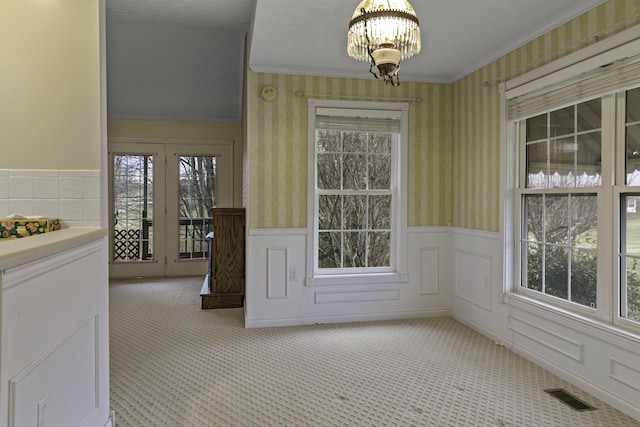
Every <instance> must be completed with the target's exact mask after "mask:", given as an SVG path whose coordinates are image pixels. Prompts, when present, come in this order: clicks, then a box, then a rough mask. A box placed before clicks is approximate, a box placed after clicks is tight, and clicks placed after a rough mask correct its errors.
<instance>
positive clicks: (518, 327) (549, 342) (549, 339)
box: [509, 316, 584, 363]
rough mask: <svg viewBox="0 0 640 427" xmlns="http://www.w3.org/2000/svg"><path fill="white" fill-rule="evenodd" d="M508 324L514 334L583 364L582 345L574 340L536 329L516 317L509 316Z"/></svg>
mask: <svg viewBox="0 0 640 427" xmlns="http://www.w3.org/2000/svg"><path fill="white" fill-rule="evenodd" d="M509 324H510V325H511V329H512V330H513V331H514V332H515V333H517V334H520V335H521V336H523V337H526V338H527V339H530V340H532V341H534V342H536V343H538V344H540V345H543V346H545V347H546V348H549V349H551V350H553V351H555V352H556V353H558V354H561V355H562V356H565V357H568V358H569V359H572V360H574V361H576V362H579V363H583V362H584V344H582V343H579V342H576V340H575V339H570V338H567V337H565V336H563V335H561V334H559V333H555V332H553V331H551V330H548V329H546V328H542V327H538V326H536V325H535V324H532V323H531V322H527V321H525V320H522V319H519V318H518V317H516V316H509Z"/></svg>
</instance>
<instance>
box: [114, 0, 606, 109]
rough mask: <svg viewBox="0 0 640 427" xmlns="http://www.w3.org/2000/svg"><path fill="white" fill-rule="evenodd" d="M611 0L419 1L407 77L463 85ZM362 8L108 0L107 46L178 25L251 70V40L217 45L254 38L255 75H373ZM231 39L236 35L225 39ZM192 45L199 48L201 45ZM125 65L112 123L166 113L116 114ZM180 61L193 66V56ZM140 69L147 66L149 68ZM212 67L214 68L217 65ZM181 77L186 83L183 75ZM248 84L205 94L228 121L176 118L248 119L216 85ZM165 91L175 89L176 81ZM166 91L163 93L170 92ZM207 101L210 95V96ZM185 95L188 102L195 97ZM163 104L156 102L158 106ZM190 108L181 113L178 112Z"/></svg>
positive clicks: (302, 0)
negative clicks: (418, 37)
mask: <svg viewBox="0 0 640 427" xmlns="http://www.w3.org/2000/svg"><path fill="white" fill-rule="evenodd" d="M604 1H605V0H482V1H478V0H448V1H443V0H411V4H412V5H413V7H414V9H415V11H416V14H417V16H418V18H419V19H420V27H421V30H422V52H421V53H420V54H419V55H417V56H415V57H413V58H410V59H408V60H406V61H404V62H403V63H402V64H401V71H400V79H401V81H420V82H434V83H450V82H454V81H456V80H458V79H460V78H461V77H463V76H465V75H467V74H469V73H470V72H472V71H474V70H476V69H478V68H480V67H481V66H483V65H486V64H488V63H490V62H492V61H493V60H494V59H497V58H499V57H501V56H502V55H504V54H506V53H508V52H509V51H511V50H513V49H514V48H516V47H518V46H520V45H522V44H524V43H526V42H528V41H530V40H532V39H534V38H536V37H537V36H539V35H541V34H544V33H545V32H547V31H549V30H550V29H552V28H554V27H556V26H558V25H560V24H562V23H564V22H566V21H568V20H570V19H572V18H574V17H576V16H578V15H580V14H582V13H583V12H586V11H587V10H589V9H591V8H593V7H595V6H597V5H598V4H600V3H603V2H604ZM357 3H358V2H357V1H356V0H351V1H345V0H321V1H310V0H106V8H107V46H108V52H109V51H110V52H111V54H108V55H107V61H108V63H109V56H110V55H111V56H112V57H113V58H116V59H117V58H118V55H119V52H121V51H122V50H125V49H127V46H126V45H127V44H130V43H133V42H135V41H134V40H132V37H135V35H136V34H140V33H141V32H143V29H144V28H148V29H150V30H154V29H155V31H158V29H159V28H175V29H176V30H175V31H178V30H177V28H182V29H185V28H189V29H192V30H193V31H195V30H196V29H197V30H198V31H200V34H209V37H211V39H210V41H207V44H206V46H208V47H209V48H210V49H211V51H212V52H214V53H213V56H214V57H215V58H217V59H212V61H215V62H217V63H218V64H220V63H222V62H231V63H234V64H235V63H236V62H238V63H240V64H241V63H242V61H243V58H244V52H243V50H242V44H241V43H240V48H239V49H238V44H237V43H235V42H233V43H228V42H226V41H225V42H224V43H220V42H219V41H217V40H218V39H220V40H227V39H226V38H225V37H229V35H231V37H235V35H237V36H238V39H240V38H241V37H242V36H243V35H244V34H245V33H246V32H248V34H249V42H248V49H249V66H250V68H251V69H252V70H254V71H257V72H273V73H283V74H291V73H292V74H302V75H320V76H336V77H353V78H371V76H370V75H369V73H368V70H369V66H368V64H366V63H364V62H359V61H355V60H353V59H351V58H349V57H348V56H347V53H346V38H347V26H348V22H349V20H350V18H351V15H352V14H353V12H354V10H355V8H356V6H357ZM110 28H112V29H113V28H115V29H118V30H119V31H118V33H119V34H123V33H127V34H128V36H127V37H128V38H127V39H126V40H125V39H123V37H118V36H117V35H115V31H114V30H111V31H110ZM134 30H135V31H134ZM183 32H184V31H183ZM203 32H204V33H203ZM207 32H208V33H207ZM180 34H182V33H180ZM221 34H226V36H225V37H222V36H220V35H221ZM218 36H220V37H218ZM175 37H181V36H175ZM175 37H174V38H175ZM189 37H196V35H195V34H192V35H190V36H189ZM198 37H199V36H198ZM127 40H128V41H127ZM190 44H191V45H193V42H191V43H190ZM229 45H231V47H229ZM176 49H178V50H179V49H180V48H179V47H176ZM147 50H149V49H147ZM130 54H132V53H130ZM165 57H166V55H165ZM121 59H122V61H121V63H122V64H125V63H127V64H129V65H127V67H128V68H127V70H126V71H127V72H124V71H123V70H120V71H121V72H119V73H118V72H117V69H118V67H116V66H114V67H112V70H113V74H114V75H116V76H117V78H116V77H114V78H113V79H110V81H108V83H109V85H110V86H111V87H114V90H115V91H114V92H110V93H109V97H110V101H112V102H110V108H109V110H110V111H109V114H110V116H113V117H116V116H121V117H137V116H140V117H146V118H151V117H153V116H154V114H155V115H156V116H158V115H159V114H158V113H154V111H153V110H154V104H153V102H154V101H153V99H151V98H150V99H148V101H147V102H148V103H149V105H148V108H149V109H150V111H148V112H146V113H145V112H144V111H137V112H136V111H115V110H113V109H114V108H115V109H116V110H118V109H125V110H126V107H125V106H126V104H127V103H126V102H119V100H118V99H113V97H114V96H117V97H121V98H122V97H126V96H127V94H128V96H131V93H130V92H131V89H132V85H131V84H124V86H126V88H127V89H126V90H124V89H123V90H120V91H118V90H116V89H118V87H119V86H121V85H123V82H121V80H122V79H126V78H127V75H130V74H131V72H130V71H131V65H130V63H131V61H129V60H126V58H121ZM180 60H181V61H184V58H181V59H180ZM194 61H197V60H196V59H194ZM116 62H117V61H116ZM139 66H141V67H144V64H140V65H139ZM211 67H214V65H213V64H211ZM200 68H202V69H203V70H206V69H207V66H206V64H204V65H202V66H201V67H200ZM215 70H216V69H214V71H215ZM134 71H135V70H134ZM109 72H110V69H109V68H108V73H109ZM211 74H212V75H213V74H214V73H211ZM174 77H175V78H176V79H180V76H174ZM241 77H242V74H241V72H239V73H233V72H227V74H226V75H225V74H220V73H217V74H215V78H214V77H213V76H212V77H210V78H211V79H212V80H214V83H209V84H207V87H208V88H209V90H210V91H212V92H211V93H208V94H205V95H206V96H204V97H211V98H212V100H211V102H225V108H231V109H233V111H234V114H231V115H230V116H229V117H223V118H221V117H213V116H212V115H211V114H213V113H211V112H212V111H214V110H215V111H218V110H216V109H215V108H211V109H210V111H209V113H208V112H207V111H204V110H203V111H202V114H201V116H204V117H195V116H196V115H197V114H196V115H193V113H189V114H191V115H192V116H193V117H192V118H184V117H180V114H177V115H176V117H175V118H176V119H186V120H190V119H191V120H203V119H204V120H211V121H218V120H225V121H229V120H236V119H238V120H239V114H240V107H239V105H240V101H241V96H240V94H239V93H238V95H237V96H235V95H234V96H233V99H225V100H223V99H220V97H219V96H216V88H215V87H216V86H218V88H219V89H220V90H222V89H225V90H224V91H223V92H224V93H225V94H226V95H225V96H227V97H228V91H229V88H230V87H234V88H237V90H238V91H240V90H241V84H240V82H241ZM169 78H170V77H167V79H169ZM108 79H109V76H108ZM141 83H144V81H141ZM158 84H164V85H165V86H166V82H165V83H160V82H159V83H158ZM133 86H134V87H135V85H133ZM157 89H158V90H162V87H158V88H157ZM190 90H194V89H190ZM198 96H199V97H200V98H203V94H202V93H200V94H199V95H198ZM185 98H186V99H188V96H186V97H185ZM139 104H140V103H139V102H138V103H136V105H135V107H134V110H140V109H141V108H142V109H143V108H144V106H143V105H139ZM111 106H114V107H113V108H111ZM115 106H119V107H117V108H116V107H115ZM157 106H158V105H157V103H156V104H155V108H157ZM180 107H181V106H180V105H176V106H175V108H176V109H177V108H180ZM216 114H218V115H219V113H216ZM160 115H162V116H163V118H167V117H170V116H171V113H170V112H163V113H162V114H160Z"/></svg>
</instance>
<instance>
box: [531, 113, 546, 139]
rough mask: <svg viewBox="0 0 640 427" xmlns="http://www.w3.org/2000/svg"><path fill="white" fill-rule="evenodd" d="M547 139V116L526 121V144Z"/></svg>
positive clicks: (542, 115) (543, 115)
mask: <svg viewBox="0 0 640 427" xmlns="http://www.w3.org/2000/svg"><path fill="white" fill-rule="evenodd" d="M545 138H547V114H546V113H545V114H541V115H539V116H536V117H532V118H530V119H527V137H526V140H527V142H530V141H539V140H541V139H545Z"/></svg>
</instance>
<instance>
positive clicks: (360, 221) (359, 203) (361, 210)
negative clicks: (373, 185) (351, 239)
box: [344, 196, 367, 230]
mask: <svg viewBox="0 0 640 427" xmlns="http://www.w3.org/2000/svg"><path fill="white" fill-rule="evenodd" d="M366 200H367V196H344V229H345V230H365V229H366V227H367V206H366Z"/></svg>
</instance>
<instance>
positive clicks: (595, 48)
mask: <svg viewBox="0 0 640 427" xmlns="http://www.w3.org/2000/svg"><path fill="white" fill-rule="evenodd" d="M639 48H640V26H636V27H633V28H631V29H629V30H626V31H623V32H621V33H619V34H617V35H614V36H612V37H609V38H607V39H605V40H603V41H601V42H598V43H595V44H593V45H591V46H589V47H587V48H585V49H582V50H580V51H578V52H575V53H573V54H570V55H567V56H566V57H563V58H561V59H559V60H557V61H554V62H552V63H550V64H547V65H545V66H543V67H540V68H538V69H536V70H533V71H531V72H529V73H526V74H524V75H522V76H519V77H517V78H514V79H512V80H510V81H507V82H503V83H501V84H500V93H501V97H500V120H501V125H500V127H501V141H500V144H501V150H500V160H501V164H503V165H505V166H504V167H502V168H501V176H500V182H501V183H502V188H503V189H504V190H503V191H501V194H500V199H501V200H500V204H501V206H502V209H501V218H500V225H501V234H502V239H503V243H504V245H503V257H502V258H503V262H504V264H503V265H504V268H503V274H504V277H503V279H504V280H503V289H502V295H501V299H502V301H503V302H507V300H508V298H513V299H516V300H518V299H520V300H522V301H526V302H527V303H529V304H534V305H540V306H541V307H545V308H547V309H552V310H557V311H559V312H566V313H573V314H574V315H575V316H576V318H578V317H581V316H586V318H591V319H594V321H602V322H605V325H608V326H609V327H610V328H615V327H616V326H622V327H625V328H626V329H627V330H631V331H634V333H637V332H640V327H638V324H637V322H633V321H629V320H627V319H624V318H621V317H619V315H618V312H617V310H616V305H617V304H618V301H619V292H620V287H619V285H618V284H619V275H620V271H619V267H618V266H619V261H618V257H617V252H616V251H613V250H611V251H610V252H609V251H608V250H605V251H602V250H601V251H599V252H598V258H601V257H602V259H603V263H604V265H603V266H604V267H605V268H601V269H599V271H598V290H597V292H598V296H597V305H598V309H597V310H593V309H590V308H588V307H581V306H578V305H577V304H574V303H571V302H569V301H562V300H560V299H558V298H553V297H549V296H547V295H543V294H540V293H537V292H533V291H532V292H528V290H527V289H522V287H520V286H518V284H519V283H520V272H521V271H520V268H521V266H520V260H519V259H518V253H519V249H518V245H519V244H520V243H519V242H520V227H519V225H518V223H519V221H518V220H517V218H518V216H519V215H520V207H519V204H520V193H519V189H518V174H521V173H523V172H522V170H521V169H522V165H521V164H519V160H520V158H521V153H519V150H520V149H521V147H520V144H516V143H514V141H519V138H518V135H517V132H518V126H517V123H516V122H515V121H513V122H510V121H509V118H508V107H507V105H508V101H509V99H512V98H515V97H518V96H523V95H526V94H528V93H535V92H544V91H545V90H549V89H550V88H552V87H554V86H556V85H559V84H561V83H562V82H564V81H569V80H571V79H573V78H577V77H578V76H581V75H586V74H588V73H590V72H593V71H594V70H595V69H597V68H600V67H603V68H604V67H607V66H608V65H609V64H611V63H613V62H616V61H618V60H629V58H630V57H633V56H635V57H636V60H637V56H638V52H639V51H640V50H639ZM601 98H603V102H607V103H613V104H615V105H614V106H613V108H611V111H614V112H619V111H620V100H619V99H614V97H612V96H610V95H609V94H607V93H603V94H602V95H601ZM602 120H603V123H602V135H603V138H605V137H609V136H610V135H613V134H614V133H618V134H620V131H621V129H614V128H615V126H616V123H613V119H612V117H611V116H604V115H603V117H602ZM605 133H606V134H607V135H606V136H605ZM616 143H617V142H615V141H614V143H611V144H609V147H608V148H609V149H610V150H611V152H609V153H604V152H603V156H605V155H608V156H613V153H612V151H613V150H614V149H615V148H616V147H615V144H616ZM604 148H605V147H604V146H603V150H604ZM621 155H622V154H621V150H618V157H620V156H621ZM615 161H616V164H617V166H619V164H620V163H619V162H620V161H621V160H620V159H619V158H617V159H615ZM606 163H607V165H606V166H605V161H604V159H603V162H602V164H603V170H602V175H603V178H604V177H605V175H606V176H607V178H608V179H607V181H608V185H606V184H605V183H604V182H603V185H602V186H603V189H598V191H605V192H606V193H607V195H606V196H605V197H604V199H605V200H610V201H612V203H610V204H611V206H610V207H606V208H603V209H600V207H599V215H604V217H600V219H599V221H598V223H599V225H598V239H599V241H603V242H604V241H605V240H607V241H606V242H605V244H603V245H602V247H603V248H607V247H608V248H615V247H619V235H618V234H619V233H618V229H617V227H618V225H619V206H618V205H619V203H618V200H619V196H620V193H621V192H625V191H626V192H629V187H626V186H620V185H611V184H612V182H611V180H613V179H614V177H613V171H611V170H610V165H612V164H613V161H610V162H606ZM617 169H620V168H619V167H618V168H617ZM614 182H620V180H619V179H616V180H615V181H614ZM604 187H608V188H606V189H605V188H604ZM599 203H600V202H599ZM616 218H618V219H616ZM601 224H602V225H601ZM608 226H611V227H612V228H611V229H606V228H605V227H608ZM607 283H614V284H615V285H613V286H608V285H607Z"/></svg>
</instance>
